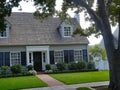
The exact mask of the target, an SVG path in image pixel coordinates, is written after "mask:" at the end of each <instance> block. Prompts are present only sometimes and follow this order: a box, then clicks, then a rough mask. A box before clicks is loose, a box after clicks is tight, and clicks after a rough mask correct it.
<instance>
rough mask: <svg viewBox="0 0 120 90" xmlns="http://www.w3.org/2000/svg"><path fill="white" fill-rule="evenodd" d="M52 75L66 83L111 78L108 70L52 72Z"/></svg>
mask: <svg viewBox="0 0 120 90" xmlns="http://www.w3.org/2000/svg"><path fill="white" fill-rule="evenodd" d="M50 76H52V77H53V78H56V79H57V80H59V81H61V82H63V83H65V84H79V83H87V82H99V81H108V80H109V73H108V71H98V72H78V73H63V74H50Z"/></svg>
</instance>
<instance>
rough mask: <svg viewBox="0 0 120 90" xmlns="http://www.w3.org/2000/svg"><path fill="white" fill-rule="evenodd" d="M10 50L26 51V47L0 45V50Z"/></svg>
mask: <svg viewBox="0 0 120 90" xmlns="http://www.w3.org/2000/svg"><path fill="white" fill-rule="evenodd" d="M11 51H26V48H25V46H9V47H7V46H6V47H0V52H11Z"/></svg>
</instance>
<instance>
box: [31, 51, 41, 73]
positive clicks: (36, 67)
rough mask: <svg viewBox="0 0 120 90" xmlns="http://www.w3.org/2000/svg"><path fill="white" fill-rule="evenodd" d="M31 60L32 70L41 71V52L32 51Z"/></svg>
mask: <svg viewBox="0 0 120 90" xmlns="http://www.w3.org/2000/svg"><path fill="white" fill-rule="evenodd" d="M33 60H34V70H36V71H42V54H41V52H34V53H33Z"/></svg>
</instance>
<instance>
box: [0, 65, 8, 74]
mask: <svg viewBox="0 0 120 90" xmlns="http://www.w3.org/2000/svg"><path fill="white" fill-rule="evenodd" d="M0 69H1V74H2V75H5V76H6V75H7V73H8V70H9V67H8V66H2V67H1V68H0Z"/></svg>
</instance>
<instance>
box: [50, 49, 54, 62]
mask: <svg viewBox="0 0 120 90" xmlns="http://www.w3.org/2000/svg"><path fill="white" fill-rule="evenodd" d="M50 64H54V51H50Z"/></svg>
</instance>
